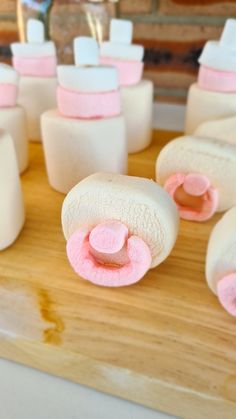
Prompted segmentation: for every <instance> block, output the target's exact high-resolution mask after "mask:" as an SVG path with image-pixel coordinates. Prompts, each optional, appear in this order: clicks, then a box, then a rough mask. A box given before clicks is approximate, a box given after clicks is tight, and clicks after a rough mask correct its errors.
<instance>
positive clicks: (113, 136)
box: [42, 110, 127, 193]
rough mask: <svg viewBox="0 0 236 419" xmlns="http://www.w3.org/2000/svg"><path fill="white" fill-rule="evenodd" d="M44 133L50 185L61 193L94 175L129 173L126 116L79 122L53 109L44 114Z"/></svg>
mask: <svg viewBox="0 0 236 419" xmlns="http://www.w3.org/2000/svg"><path fill="white" fill-rule="evenodd" d="M42 134H43V146H44V153H45V159H46V167H47V173H48V178H49V183H50V185H51V186H52V187H53V188H54V189H56V190H57V191H59V192H62V193H68V192H69V190H70V189H71V188H72V187H73V186H75V185H76V184H77V183H78V182H79V181H80V180H82V179H83V178H85V177H87V176H89V175H91V174H93V173H95V172H99V171H107V172H112V173H120V174H126V172H127V140H126V127H125V120H124V117H123V116H116V117H113V118H106V119H94V120H79V119H69V118H64V117H62V116H61V115H60V114H59V112H58V111H57V110H51V111H48V112H45V113H44V114H43V115H42Z"/></svg>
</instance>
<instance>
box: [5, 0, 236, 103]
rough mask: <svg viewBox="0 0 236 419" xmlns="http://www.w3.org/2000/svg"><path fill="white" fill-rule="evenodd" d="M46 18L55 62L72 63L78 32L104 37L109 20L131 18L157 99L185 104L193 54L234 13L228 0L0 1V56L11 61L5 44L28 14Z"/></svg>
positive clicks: (15, 37)
mask: <svg viewBox="0 0 236 419" xmlns="http://www.w3.org/2000/svg"><path fill="white" fill-rule="evenodd" d="M31 15H32V16H37V17H39V18H40V19H42V20H44V21H45V23H46V26H47V31H48V36H49V37H50V38H52V39H53V40H54V41H55V42H56V45H57V47H58V54H59V61H60V62H65V63H70V62H72V61H73V56H72V48H71V45H72V44H71V41H72V39H73V37H74V36H77V35H79V34H88V32H90V33H92V34H93V35H94V36H96V37H97V38H98V40H101V39H102V38H107V30H108V25H109V18H110V17H111V16H118V17H122V18H127V19H131V20H132V21H133V22H134V42H136V43H140V44H143V45H144V46H145V48H146V53H145V63H146V65H145V68H146V70H145V77H146V78H149V79H151V80H153V81H154V83H155V97H156V98H157V97H158V100H162V101H165V102H177V103H184V102H185V99H186V93H187V89H188V86H189V85H190V84H191V83H192V82H193V81H194V80H195V79H196V74H197V70H198V63H197V58H198V56H199V55H200V52H201V49H202V47H203V45H204V43H205V42H206V41H207V40H208V39H217V38H218V37H219V35H220V33H221V30H222V26H223V24H224V22H225V19H226V18H227V17H235V16H236V1H228V0H221V1H218V0H120V1H114V0H113V1H112V0H106V1H99V0H94V1H83V0H0V60H1V61H5V62H10V61H11V53H10V48H9V43H11V42H13V41H16V40H18V39H19V38H20V39H21V40H23V38H24V21H25V19H26V18H27V17H28V16H31Z"/></svg>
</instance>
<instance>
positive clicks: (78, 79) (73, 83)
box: [57, 65, 119, 92]
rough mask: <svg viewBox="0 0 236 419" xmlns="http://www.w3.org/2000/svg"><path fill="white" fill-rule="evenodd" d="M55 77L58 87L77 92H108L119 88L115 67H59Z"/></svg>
mask: <svg viewBox="0 0 236 419" xmlns="http://www.w3.org/2000/svg"><path fill="white" fill-rule="evenodd" d="M57 75H58V81H59V84H60V86H62V87H64V88H65V89H69V90H74V91H78V92H110V91H113V90H117V89H118V87H119V81H118V73H117V70H116V68H115V67H108V66H107V67H106V66H97V67H76V66H73V65H59V66H58V67H57Z"/></svg>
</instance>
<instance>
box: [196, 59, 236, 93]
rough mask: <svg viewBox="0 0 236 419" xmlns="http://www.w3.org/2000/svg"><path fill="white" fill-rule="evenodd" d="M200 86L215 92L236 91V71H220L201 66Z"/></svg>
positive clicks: (199, 74)
mask: <svg viewBox="0 0 236 419" xmlns="http://www.w3.org/2000/svg"><path fill="white" fill-rule="evenodd" d="M198 86H199V87H200V88H201V89H203V90H210V91H213V92H229V93H235V92H236V72H229V71H219V70H214V69H212V68H208V67H204V66H202V65H201V66H200V69H199V73H198Z"/></svg>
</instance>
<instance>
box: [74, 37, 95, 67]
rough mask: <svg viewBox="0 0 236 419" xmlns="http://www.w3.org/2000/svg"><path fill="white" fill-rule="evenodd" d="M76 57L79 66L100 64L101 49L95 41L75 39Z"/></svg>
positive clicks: (81, 38) (76, 63)
mask: <svg viewBox="0 0 236 419" xmlns="http://www.w3.org/2000/svg"><path fill="white" fill-rule="evenodd" d="M74 57H75V65H77V66H89V65H93V66H96V65H98V64H99V48H98V43H97V41H96V40H95V39H93V38H90V37H86V36H79V37H77V38H75V39H74Z"/></svg>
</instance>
